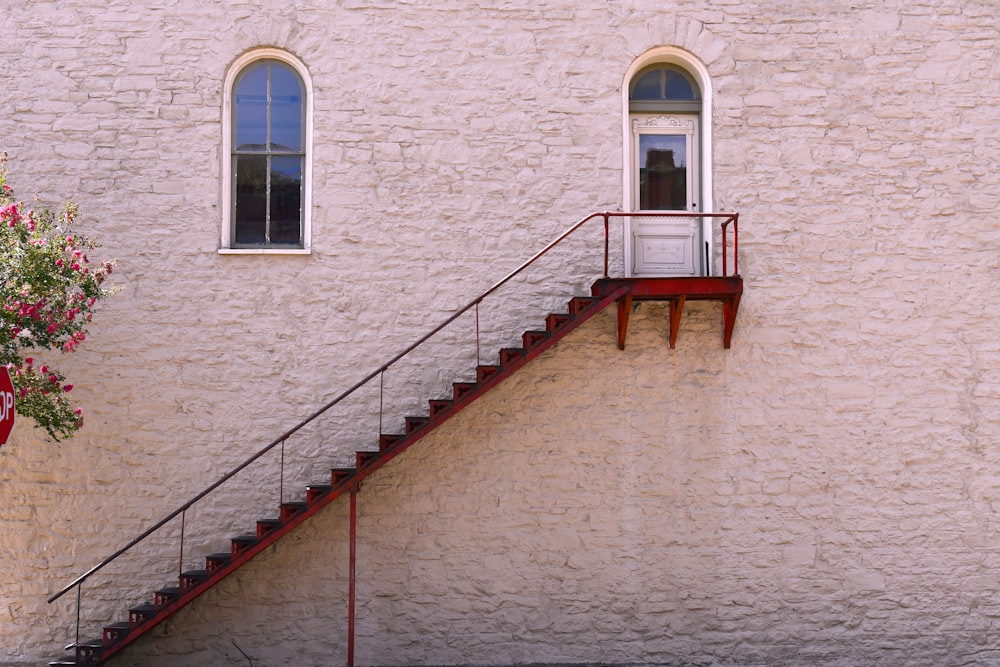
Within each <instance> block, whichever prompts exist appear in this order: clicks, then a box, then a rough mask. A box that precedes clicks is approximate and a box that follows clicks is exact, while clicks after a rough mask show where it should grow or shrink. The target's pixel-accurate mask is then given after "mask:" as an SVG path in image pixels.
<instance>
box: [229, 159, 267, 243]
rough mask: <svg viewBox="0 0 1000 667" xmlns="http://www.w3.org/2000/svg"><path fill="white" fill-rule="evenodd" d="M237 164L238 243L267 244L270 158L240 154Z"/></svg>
mask: <svg viewBox="0 0 1000 667" xmlns="http://www.w3.org/2000/svg"><path fill="white" fill-rule="evenodd" d="M233 159H234V160H235V162H236V164H235V165H234V170H235V172H236V201H235V203H234V207H233V208H234V210H233V216H234V218H235V221H236V229H235V230H234V232H235V233H234V235H233V236H234V238H235V240H236V243H264V242H265V236H264V234H265V229H266V226H267V158H266V157H264V156H257V155H253V156H249V155H238V156H236V157H235V158H233Z"/></svg>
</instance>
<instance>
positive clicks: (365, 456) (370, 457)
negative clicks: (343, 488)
mask: <svg viewBox="0 0 1000 667" xmlns="http://www.w3.org/2000/svg"><path fill="white" fill-rule="evenodd" d="M380 453H381V452H355V454H354V457H355V459H356V460H357V463H358V468H364V467H365V466H366V465H368V464H369V463H371V462H372V461H375V460H376V459H378V457H379V454H380Z"/></svg>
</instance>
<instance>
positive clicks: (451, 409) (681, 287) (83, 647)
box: [49, 213, 743, 667]
mask: <svg viewBox="0 0 1000 667" xmlns="http://www.w3.org/2000/svg"><path fill="white" fill-rule="evenodd" d="M609 215H621V214H606V213H605V214H595V216H604V220H605V233H607V218H608V216H609ZM593 217H594V216H590V217H588V218H585V219H584V220H583V221H581V222H580V223H577V225H576V226H575V227H574V228H571V230H570V232H567V234H569V233H571V232H572V231H573V230H574V229H576V228H577V227H579V226H580V225H582V224H583V223H584V222H586V221H587V220H590V219H592V218H593ZM731 220H732V221H735V214H734V216H733V217H732V218H731ZM734 235H735V229H734ZM565 236H566V235H564V236H563V237H560V238H559V239H557V240H556V241H554V242H553V244H550V246H549V247H548V248H551V247H552V246H553V245H555V244H556V243H558V242H559V241H561V240H562V239H563V238H565ZM548 248H546V250H543V251H542V252H541V253H539V254H538V255H536V256H535V257H534V258H532V260H529V262H528V263H526V264H525V265H522V267H520V268H519V269H518V270H517V271H515V273H517V272H519V271H521V270H523V269H524V268H525V267H526V266H528V265H529V264H531V263H533V262H534V261H535V260H536V259H538V258H539V257H540V256H541V255H543V254H544V253H545V252H546V251H547V250H548ZM511 275H514V274H511ZM509 277H510V276H508V279H509ZM506 280H507V279H505V280H504V281H502V282H501V283H498V285H497V286H494V288H493V289H496V287H498V286H499V285H500V284H502V283H503V282H506ZM491 291H492V290H491ZM742 291H743V283H742V280H741V279H740V278H739V277H738V276H722V277H703V278H649V279H621V278H618V279H613V278H608V277H607V275H606V273H605V277H604V278H602V279H599V280H598V281H597V282H595V283H594V285H593V287H592V289H591V295H590V296H577V297H573V298H572V299H570V301H569V302H568V303H567V308H566V311H565V312H558V313H552V314H549V315H548V316H547V317H546V318H545V328H544V329H533V330H529V331H525V332H524V334H523V335H522V336H521V346H520V347H505V348H502V349H501V350H500V351H499V355H498V358H497V360H496V363H495V364H482V363H478V365H477V366H476V367H475V376H474V377H475V380H474V381H468V382H455V383H453V384H452V388H451V395H450V396H449V397H447V398H440V399H433V400H430V401H429V402H428V406H427V414H426V415H419V416H408V417H406V418H405V420H404V422H403V423H404V427H403V432H402V433H381V434H379V435H378V439H377V442H378V449H377V450H372V451H358V452H356V454H355V465H354V467H337V468H333V469H332V470H331V471H330V477H329V480H328V481H327V480H324V481H323V483H320V484H311V485H308V486H306V487H305V489H304V492H303V494H302V495H301V500H297V501H292V502H284V501H283V502H281V503H280V506H279V507H278V508H277V516H275V517H269V518H263V519H259V520H257V522H256V524H255V526H254V527H253V530H252V531H249V532H247V533H245V534H241V535H237V536H235V537H233V538H231V540H230V544H231V546H230V550H229V551H228V552H222V553H210V554H208V555H206V556H205V560H204V568H203V569H195V570H183V571H180V572H179V575H178V579H177V581H176V582H173V583H171V584H168V585H167V586H164V587H162V588H160V589H158V590H156V591H154V592H153V594H152V599H151V600H150V601H148V602H146V603H144V604H140V605H137V606H134V607H131V608H129V609H128V617H127V620H122V621H120V622H115V623H110V624H108V625H105V626H104V629H103V633H102V636H101V637H100V638H99V639H93V640H87V641H80V639H79V633H80V619H79V613H80V612H79V593H80V588H81V587H82V585H83V583H84V581H85V580H86V579H87V578H88V577H89V576H90V575H92V574H94V573H95V572H96V571H97V570H99V569H101V568H102V567H103V566H104V565H106V564H107V563H109V562H111V561H113V560H115V559H116V558H118V557H119V556H121V555H122V554H124V553H125V552H127V551H128V550H129V549H131V548H132V547H133V546H134V545H136V544H137V543H138V542H140V541H141V540H143V539H144V538H145V537H146V536H148V535H150V534H152V533H153V532H155V531H156V530H158V529H159V528H161V527H162V526H163V525H165V524H166V523H167V521H170V520H173V519H176V518H177V517H178V516H179V517H180V519H181V522H182V523H181V526H182V529H181V535H182V541H183V519H184V512H185V511H186V510H187V509H188V508H189V507H190V506H191V505H193V504H195V503H196V502H198V501H199V500H201V499H202V498H203V497H205V496H206V495H208V494H209V493H210V492H212V491H213V490H214V489H215V488H217V487H218V486H219V485H220V484H222V483H223V482H225V481H226V480H227V479H229V478H230V477H231V476H233V475H234V474H236V473H238V472H239V471H240V470H242V469H243V468H244V467H246V466H248V465H249V464H251V463H252V462H254V461H255V460H256V459H257V458H258V457H259V456H260V455H261V454H263V453H264V452H265V451H268V450H270V449H271V448H272V447H274V446H276V445H277V444H279V443H280V444H281V445H282V447H283V446H284V444H283V443H284V440H285V439H286V438H287V437H288V435H290V434H291V433H292V432H294V431H295V430H296V429H297V428H299V427H296V429H293V431H291V432H289V433H287V434H285V435H284V436H282V437H281V438H279V439H278V440H276V441H274V442H273V443H272V444H271V445H269V446H268V447H267V448H265V449H264V450H262V451H261V452H259V453H258V454H257V455H255V456H254V457H251V458H250V459H248V460H247V461H246V462H244V464H242V465H241V466H239V467H238V468H237V469H235V470H234V471H233V472H231V473H230V474H229V475H228V476H227V477H224V478H223V479H221V480H219V481H218V482H216V483H215V484H214V485H212V486H210V487H209V488H208V489H206V490H205V491H204V492H202V493H201V494H199V495H198V496H196V497H195V498H194V499H192V500H191V501H189V502H188V503H186V504H185V505H184V506H182V508H180V509H179V510H178V511H177V512H174V513H173V514H172V515H170V516H168V517H167V518H166V519H164V520H163V521H161V522H159V523H158V524H157V525H156V526H154V527H153V528H151V529H150V530H149V531H147V532H146V533H144V534H143V535H141V536H139V537H138V538H136V540H133V541H132V542H131V543H130V544H129V545H127V546H126V547H124V548H123V549H121V550H119V551H118V552H117V553H115V554H114V555H113V556H111V557H110V558H109V559H106V560H105V561H104V563H102V564H101V565H98V566H97V567H95V568H92V569H91V570H90V571H88V572H87V573H86V574H84V575H82V576H81V577H79V578H78V579H77V580H76V581H74V582H73V583H71V584H69V585H68V586H66V587H65V588H63V589H62V591H60V592H59V593H57V594H56V595H54V596H53V597H51V598H50V599H49V602H52V601H54V600H55V599H57V598H59V597H60V596H62V595H63V594H65V593H67V592H68V591H70V590H73V589H74V588H76V589H77V594H78V602H77V629H76V632H77V639H76V641H74V642H73V643H72V644H70V645H69V646H67V650H69V651H71V652H72V656H71V657H68V658H65V659H63V660H59V661H55V662H50V663H49V664H50V665H77V666H88V667H89V666H92V665H99V664H102V663H103V662H104V661H106V660H108V659H109V658H111V657H112V656H114V655H116V654H117V653H119V652H120V651H121V650H122V649H124V648H125V647H126V646H128V645H129V644H131V643H132V642H134V641H135V640H136V639H138V638H139V637H141V636H142V635H144V634H145V633H146V632H149V631H150V630H151V629H152V628H154V627H156V626H157V625H158V624H160V623H162V622H163V621H164V620H166V619H167V618H169V617H170V616H172V615H173V614H174V613H176V612H177V611H178V610H180V609H181V608H182V607H184V606H185V605H187V604H188V603H190V602H191V601H193V600H194V599H195V598H197V597H198V596H200V595H201V594H202V593H204V592H205V591H207V590H208V589H209V588H211V587H212V586H214V585H215V584H216V583H218V582H219V581H220V580H222V579H223V578H225V577H226V576H228V575H229V574H231V573H232V572H234V571H235V570H237V569H238V568H240V567H241V566H242V565H243V564H245V563H247V562H248V561H249V560H251V559H252V558H254V557H255V556H256V555H257V554H259V553H261V552H262V551H264V550H265V549H267V548H268V547H269V546H271V545H272V544H274V543H275V542H276V541H277V540H279V539H281V537H283V536H284V535H285V534H287V533H289V532H290V531H292V530H294V529H295V528H296V527H297V526H299V525H300V524H302V523H303V522H304V521H306V520H307V519H308V518H309V517H311V516H313V515H314V514H316V513H317V512H319V511H320V510H321V509H322V508H323V507H325V506H327V505H328V504H330V503H331V502H333V501H334V500H336V499H337V498H339V497H341V496H342V495H344V494H345V493H349V494H352V531H351V532H352V555H353V535H354V530H353V528H354V526H353V521H354V512H353V494H354V493H355V492H356V491H357V490H358V488H359V485H360V483H361V482H362V481H363V480H364V479H365V478H366V477H368V476H369V475H372V474H374V473H375V472H376V471H377V470H378V469H379V468H381V467H382V466H383V465H385V464H386V463H387V462H389V461H391V460H392V459H394V458H395V457H396V456H398V455H399V454H402V453H403V452H404V451H406V450H407V449H408V448H409V447H411V446H412V445H414V444H416V443H417V442H418V441H419V440H420V439H421V438H423V437H424V436H425V435H427V434H428V433H430V432H431V431H433V430H434V429H435V428H437V427H438V426H440V425H441V424H443V423H444V422H446V421H447V420H448V419H450V418H451V417H453V416H454V415H456V414H457V413H458V412H459V411H461V410H462V409H464V408H465V407H466V406H468V405H469V404H471V403H472V402H473V401H475V400H476V399H478V398H479V397H480V396H482V395H484V394H485V393H486V392H487V391H489V390H490V389H492V388H493V387H495V386H497V385H498V384H499V383H501V382H503V380H505V379H506V378H508V377H510V376H511V375H513V374H514V373H516V372H517V371H518V370H519V369H520V368H522V367H523V366H524V365H525V364H527V363H528V362H530V361H531V360H532V359H534V358H535V357H537V356H538V355H540V354H541V353H542V352H544V351H545V350H547V349H549V348H550V347H552V346H553V345H555V344H556V343H557V342H558V341H559V340H561V339H562V338H563V337H564V336H566V335H567V334H569V333H570V332H571V331H573V330H575V329H576V328H577V327H579V326H580V325H581V324H583V323H584V322H586V321H587V320H589V319H590V318H591V317H593V316H594V315H596V314H598V313H599V312H601V311H602V310H604V309H605V308H606V307H607V306H609V305H610V304H611V303H614V302H617V303H618V344H619V347H622V348H624V343H625V331H626V329H627V326H628V313H629V312H630V306H631V304H632V302H633V301H637V300H665V301H668V302H669V303H670V317H671V321H670V334H669V339H670V346H671V347H673V346H674V341H675V339H676V335H677V322H679V319H680V315H681V312H682V309H683V306H684V303H685V301H691V300H711V301H719V302H722V304H723V343H724V346H725V347H727V348H728V347H729V343H730V338H731V335H732V329H733V324H734V322H735V317H736V311H737V310H738V308H739V299H740V296H741V294H742ZM488 293H489V292H488ZM488 293H487V294H488ZM481 299H482V297H480V299H479V300H477V301H475V302H473V304H470V306H472V305H474V304H475V305H477V306H478V303H479V301H480V300H481ZM468 308H469V307H467V308H466V309H463V311H460V312H464V311H465V310H467V309H468ZM452 319H454V318H452ZM450 321H451V320H449V322H450ZM445 324H448V322H446V323H445ZM442 326H444V325H442ZM439 329H440V327H439ZM436 331H437V330H435V332H436ZM435 332H432V333H431V334H429V335H428V337H429V336H430V335H433V333H435ZM424 340H426V337H425V338H424V339H421V341H418V343H417V344H416V345H419V344H420V343H421V342H423V341H424ZM414 347H415V346H414ZM410 349H413V348H412V347H411V348H410ZM410 349H408V350H407V351H406V352H404V353H403V354H404V355H405V354H406V353H407V352H409V351H410ZM400 356H402V355H400ZM398 358H399V357H397V358H396V359H394V360H393V361H391V362H389V363H390V364H392V363H394V362H395V361H396V360H397V359H398ZM387 366H388V364H387V365H386V366H384V367H383V368H382V370H384V369H385V368H386V367H387ZM376 373H378V371H376ZM373 376H375V374H372V375H370V376H369V377H368V378H366V379H365V380H363V381H362V382H361V383H359V384H358V385H356V386H355V387H354V388H352V389H350V390H348V391H347V392H345V394H342V395H341V396H340V397H338V398H337V399H335V400H334V401H333V402H332V403H331V404H329V405H327V406H325V407H324V408H322V409H321V410H320V411H318V412H317V413H316V414H314V415H313V416H312V417H310V418H309V419H307V420H306V423H307V422H309V421H311V420H312V419H313V418H315V417H316V416H317V415H318V414H321V413H322V412H324V411H325V410H326V409H327V408H329V407H330V405H332V404H335V403H337V402H338V401H339V400H340V399H341V398H343V397H344V396H346V395H348V394H350V393H352V392H353V391H354V389H356V388H357V387H358V386H361V385H362V384H364V383H365V382H367V381H368V380H369V379H371V378H372V377H373ZM300 426H301V425H300ZM282 451H283V450H282ZM282 500H283V499H282ZM181 551H182V554H183V544H182V547H181ZM181 561H182V562H183V557H182V559H181ZM352 570H353V565H352ZM350 598H351V599H350V604H351V608H352V609H353V580H352V581H351V592H350ZM350 616H351V619H350V622H351V623H352V624H353V614H351V615H350ZM352 627H353V625H352ZM348 641H349V646H348V661H347V663H348V665H351V664H353V633H351V632H350V631H349V639H348Z"/></svg>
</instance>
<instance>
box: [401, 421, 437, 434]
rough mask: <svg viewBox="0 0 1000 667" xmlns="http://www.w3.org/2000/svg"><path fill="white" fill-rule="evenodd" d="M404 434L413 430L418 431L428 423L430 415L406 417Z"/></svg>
mask: <svg viewBox="0 0 1000 667" xmlns="http://www.w3.org/2000/svg"><path fill="white" fill-rule="evenodd" d="M405 421H406V429H405V430H406V434H407V435H409V434H410V433H413V432H414V431H419V430H420V429H422V428H423V427H425V426H427V424H428V423H430V421H431V418H430V417H407V418H406V420H405Z"/></svg>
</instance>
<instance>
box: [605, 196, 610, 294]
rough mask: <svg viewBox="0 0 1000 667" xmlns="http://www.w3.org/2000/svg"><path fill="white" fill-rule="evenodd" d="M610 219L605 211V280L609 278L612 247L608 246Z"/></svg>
mask: <svg viewBox="0 0 1000 667" xmlns="http://www.w3.org/2000/svg"><path fill="white" fill-rule="evenodd" d="M610 217H611V214H610V213H608V212H607V211H605V212H604V277H605V278H607V277H608V253H609V247H610V246H609V244H608V229H609V224H608V219H609V218H610Z"/></svg>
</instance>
